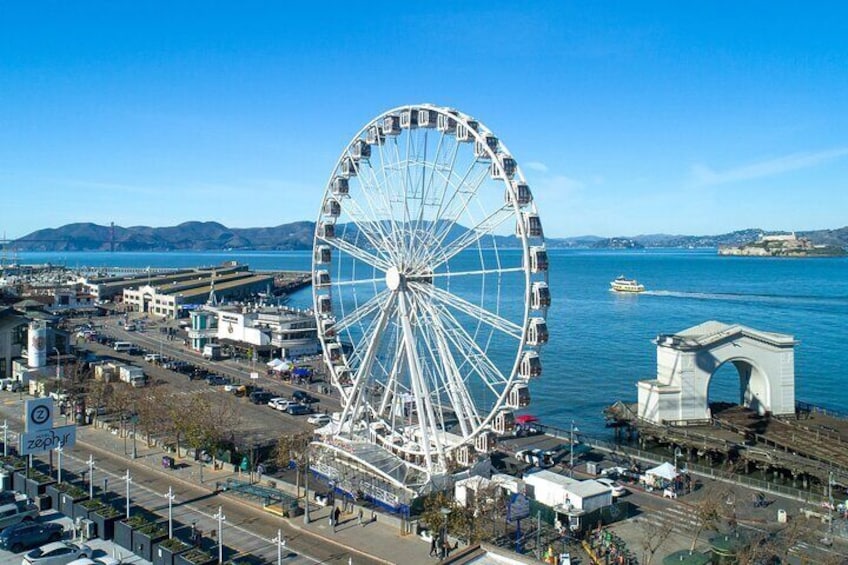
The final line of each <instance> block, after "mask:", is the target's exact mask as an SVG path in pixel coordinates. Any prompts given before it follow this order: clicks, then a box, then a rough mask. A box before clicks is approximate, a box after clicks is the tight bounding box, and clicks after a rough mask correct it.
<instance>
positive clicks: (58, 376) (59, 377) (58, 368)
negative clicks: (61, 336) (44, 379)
mask: <svg viewBox="0 0 848 565" xmlns="http://www.w3.org/2000/svg"><path fill="white" fill-rule="evenodd" d="M53 351H55V352H56V384H57V385H61V384H62V372H61V371H62V366H61V364H60V363H59V355H60V353H59V348H58V347H54V348H53ZM60 388H61V387H60ZM57 392H58V389H57Z"/></svg>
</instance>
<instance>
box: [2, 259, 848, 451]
mask: <svg viewBox="0 0 848 565" xmlns="http://www.w3.org/2000/svg"><path fill="white" fill-rule="evenodd" d="M549 256H550V261H551V266H550V273H549V285H550V288H551V294H552V299H553V304H552V306H551V308H550V310H549V311H548V328H549V330H550V342H549V344H548V345H547V346H545V348H544V349H543V352H542V360H543V364H544V374H543V376H542V377H540V378H539V379H537V380H534V381H533V383H532V384H531V393H532V396H533V402H532V404H531V406H530V408H529V409H528V412H531V413H533V414H534V415H536V416H538V417H539V418H540V419H541V420H542V421H543V422H544V423H546V424H550V425H554V426H559V427H562V428H567V427H568V426H569V425H570V424H571V422H572V421H574V422H575V424H576V425H577V426H578V427H579V428H580V430H581V431H583V432H586V433H590V434H592V435H595V436H604V435H606V432H605V430H604V422H603V415H602V410H603V408H604V407H606V406H608V405H609V404H611V403H612V402H614V401H615V400H618V399H621V400H627V401H633V400H635V398H636V381H637V380H639V379H649V378H653V377H654V376H655V375H656V347H655V345H654V344H653V343H652V339H654V338H655V337H656V336H657V335H658V334H663V333H675V332H679V331H681V330H684V329H686V328H689V327H691V326H694V325H697V324H700V323H702V322H704V321H707V320H718V321H721V322H725V323H729V324H733V323H738V324H743V325H746V326H750V327H752V328H756V329H759V330H764V331H771V332H781V333H787V334H791V335H793V336H795V338H796V339H798V340H799V341H800V344H799V345H798V346H797V348H796V353H795V373H796V398H797V399H798V400H802V401H805V402H810V403H813V404H818V405H820V406H824V407H827V408H831V409H836V410H843V411H844V410H845V409H846V404H848V388H846V387H844V386H843V383H842V370H843V368H845V367H848V347H846V341H848V339H847V338H848V332H846V323H848V259H846V258H833V259H778V258H754V257H719V256H718V255H717V254H716V251H715V250H714V249H707V250H665V249H663V250H653V249H652V250H639V251H609V250H550V251H549ZM18 259H19V261H20V262H22V263H26V264H42V263H52V264H61V265H65V266H67V267H69V268H79V267H84V266H85V267H99V266H113V267H140V268H145V267H148V266H149V267H196V266H211V265H217V264H220V263H222V262H223V261H229V260H236V261H239V262H241V263H245V264H247V265H249V266H250V267H251V268H252V269H255V270H260V271H267V270H304V271H307V270H309V269H311V253H310V252H309V251H289V252H266V251H221V252H189V251H172V252H159V253H122V252H116V253H108V252H39V253H36V252H32V253H19V255H18ZM622 274H623V275H625V276H627V277H632V278H637V279H638V280H639V282H641V283H643V284H644V285H645V287H646V288H647V291H646V292H645V293H642V294H638V295H630V294H618V293H613V292H610V291H609V281H611V280H612V279H613V278H615V277H616V276H618V275H622ZM289 304H290V305H292V306H295V307H311V305H312V294H311V291H310V289H304V290H301V291H299V292H297V293H295V294H293V295H292V297H291V300H290V302H289ZM738 389H739V380H738V376H737V375H736V372H735V369H734V368H733V366H732V365H731V364H727V365H726V366H722V367H720V368H719V369H718V371H717V372H716V373H715V375H714V376H713V379H712V382H711V385H710V400H711V401H715V400H727V401H734V402H735V401H738V397H739V392H738Z"/></svg>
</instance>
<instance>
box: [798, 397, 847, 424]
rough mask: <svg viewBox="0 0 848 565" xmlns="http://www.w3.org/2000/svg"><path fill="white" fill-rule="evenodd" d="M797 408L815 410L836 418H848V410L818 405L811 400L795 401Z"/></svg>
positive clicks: (804, 410)
mask: <svg viewBox="0 0 848 565" xmlns="http://www.w3.org/2000/svg"><path fill="white" fill-rule="evenodd" d="M795 410H796V411H798V412H815V413H817V414H822V415H824V416H832V417H834V418H842V419H843V420H848V412H842V411H840V410H834V409H832V408H825V407H823V406H818V405H816V404H811V403H809V402H801V401H800V400H796V401H795Z"/></svg>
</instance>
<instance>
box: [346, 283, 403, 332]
mask: <svg viewBox="0 0 848 565" xmlns="http://www.w3.org/2000/svg"><path fill="white" fill-rule="evenodd" d="M390 294H391V291H390V290H389V289H384V290H382V291H380V292H379V293H377V294H376V295H374V296H372V297H371V298H369V299H368V300H367V301H365V302H364V303H362V304H361V305H359V306H358V307H357V308H355V309H354V310H353V311H351V312H350V313H348V314H347V315H345V316H344V317H343V318H341V319H340V320H337V321H336V323H335V324H333V328H334V329H335V330H336V333H339V332H342V331H345V330H347V329H348V328H350V327H352V326H353V325H354V324H358V323H359V322H360V320H362V319H364V318H365V317H366V316H370V315H371V314H373V313H374V312H376V311H377V309H378V308H380V306H381V305H382V304H384V303H385V301H386V299H387V297H389V296H390Z"/></svg>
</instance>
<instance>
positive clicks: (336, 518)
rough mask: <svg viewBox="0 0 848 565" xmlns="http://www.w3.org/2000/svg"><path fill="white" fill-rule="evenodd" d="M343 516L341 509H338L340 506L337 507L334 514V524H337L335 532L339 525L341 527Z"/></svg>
mask: <svg viewBox="0 0 848 565" xmlns="http://www.w3.org/2000/svg"><path fill="white" fill-rule="evenodd" d="M341 515H342V511H341V510H340V509H339V507H338V506H336V510H335V511H334V512H333V520H334V522H335V523H334V524H333V531H335V529H336V526H338V525H339V517H340V516H341Z"/></svg>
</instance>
